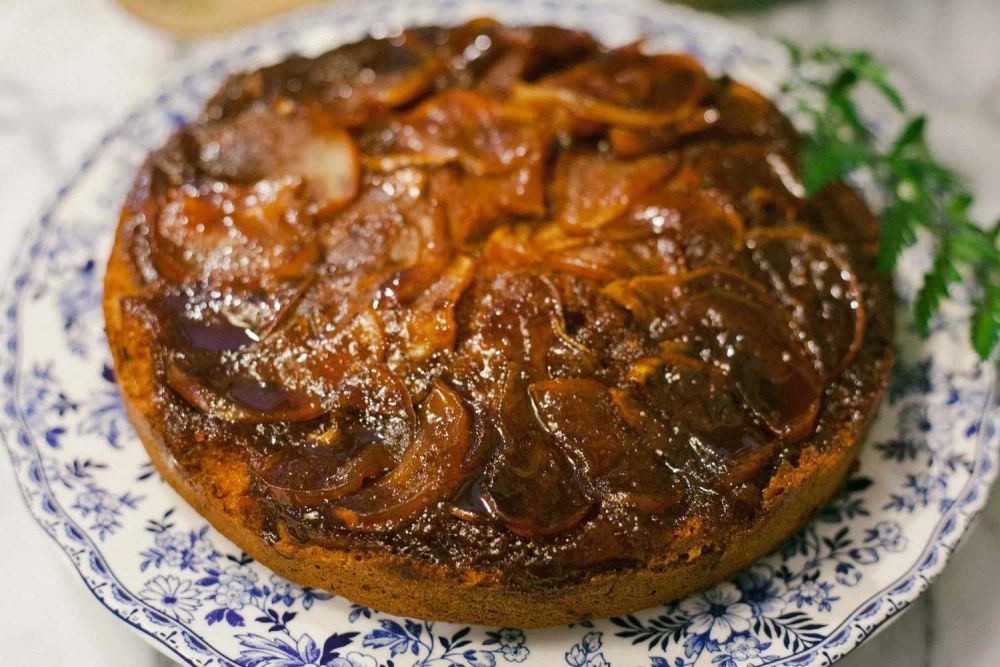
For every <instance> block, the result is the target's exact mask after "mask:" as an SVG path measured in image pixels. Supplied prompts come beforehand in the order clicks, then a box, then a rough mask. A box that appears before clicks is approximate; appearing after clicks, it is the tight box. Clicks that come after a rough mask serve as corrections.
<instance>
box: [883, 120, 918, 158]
mask: <svg viewBox="0 0 1000 667" xmlns="http://www.w3.org/2000/svg"><path fill="white" fill-rule="evenodd" d="M926 132H927V116H924V115H920V116H914V117H913V118H911V119H910V122H908V123H907V124H906V127H904V128H903V131H902V132H900V133H899V136H898V137H897V138H896V141H895V142H894V143H893V145H892V150H891V151H890V152H891V154H892V155H903V154H904V153H905V152H906V151H910V150H913V149H917V150H920V151H921V152H924V151H925V150H926V147H927V140H926V138H925V137H926Z"/></svg>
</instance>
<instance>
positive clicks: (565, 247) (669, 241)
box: [540, 188, 743, 280]
mask: <svg viewBox="0 0 1000 667" xmlns="http://www.w3.org/2000/svg"><path fill="white" fill-rule="evenodd" d="M541 231H544V230H540V232H541ZM540 235H541V234H540ZM547 236H548V238H545V239H544V241H543V242H544V243H546V244H547V245H553V244H556V245H558V246H561V247H559V249H557V250H553V251H550V252H549V253H547V254H546V261H547V262H548V263H549V264H550V265H552V266H553V267H555V268H557V269H559V270H563V271H568V272H570V273H575V274H577V275H580V276H583V277H585V278H591V279H593V280H612V279H614V278H623V277H629V276H634V275H639V274H659V273H675V272H677V271H684V270H692V269H697V268H700V267H706V266H718V265H724V264H729V263H731V262H732V261H733V260H735V259H736V257H737V255H738V254H739V251H740V250H741V249H742V247H743V223H742V220H741V219H740V217H739V216H738V215H736V213H735V212H733V210H732V209H731V207H729V206H727V205H725V204H724V203H722V202H720V201H718V200H717V198H716V197H714V196H712V195H711V194H708V193H691V192H683V191H677V190H662V189H658V188H657V189H654V190H651V191H649V192H646V193H645V194H642V195H640V196H638V197H637V198H636V200H635V201H634V202H633V204H632V206H631V207H630V208H629V210H628V211H626V212H625V213H624V214H622V215H621V216H619V217H618V218H616V219H614V220H612V221H611V222H609V223H607V224H605V225H604V226H603V227H602V228H601V229H600V231H599V232H597V233H596V235H595V236H594V237H592V238H586V237H579V236H577V237H573V236H569V237H568V238H564V239H559V238H552V236H553V235H552V234H551V233H549V234H548V235H547ZM540 240H541V239H540Z"/></svg>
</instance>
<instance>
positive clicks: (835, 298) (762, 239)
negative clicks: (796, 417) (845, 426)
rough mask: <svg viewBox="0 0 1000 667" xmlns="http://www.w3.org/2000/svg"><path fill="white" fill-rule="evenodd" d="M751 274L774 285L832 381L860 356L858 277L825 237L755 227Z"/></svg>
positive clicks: (749, 245)
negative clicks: (806, 335) (858, 354)
mask: <svg viewBox="0 0 1000 667" xmlns="http://www.w3.org/2000/svg"><path fill="white" fill-rule="evenodd" d="M747 248H748V250H749V258H750V266H749V270H750V275H751V276H754V277H755V278H757V279H758V280H760V281H761V282H765V283H767V284H769V285H772V286H773V287H774V290H775V293H776V295H777V297H778V298H779V300H781V302H782V303H784V304H785V306H787V307H788V308H789V310H790V311H791V313H792V315H793V317H794V318H795V320H796V321H797V322H799V323H800V324H801V325H802V327H803V329H804V331H805V332H806V333H807V334H808V337H807V339H806V340H805V343H806V344H807V345H808V346H809V348H810V351H811V352H812V353H813V355H814V356H815V357H816V359H817V361H818V362H819V366H818V367H819V371H820V373H821V374H823V376H824V377H825V378H827V379H829V378H832V377H835V376H836V375H838V374H839V373H840V372H841V371H842V370H843V369H844V368H846V367H847V365H848V364H850V363H851V361H853V360H854V357H855V356H857V353H858V351H859V350H860V349H861V344H862V343H863V342H864V332H865V309H864V305H863V302H862V298H861V290H860V287H859V285H858V279H857V276H856V275H855V274H854V272H853V271H852V270H851V266H850V264H849V263H848V262H847V260H846V259H844V257H843V256H842V255H841V254H840V253H839V252H838V251H837V249H836V248H835V247H834V246H833V245H832V244H831V243H830V242H829V241H828V240H826V239H825V238H823V237H821V236H817V235H815V234H812V233H810V232H807V231H805V230H803V229H797V228H792V229H756V230H753V231H752V232H751V233H750V235H749V236H748V238H747Z"/></svg>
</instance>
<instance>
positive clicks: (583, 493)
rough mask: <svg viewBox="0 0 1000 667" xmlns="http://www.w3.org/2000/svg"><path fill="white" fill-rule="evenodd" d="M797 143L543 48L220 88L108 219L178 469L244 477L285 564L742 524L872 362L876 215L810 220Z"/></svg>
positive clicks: (351, 61) (727, 91) (739, 114)
mask: <svg viewBox="0 0 1000 667" xmlns="http://www.w3.org/2000/svg"><path fill="white" fill-rule="evenodd" d="M797 143H798V138H797V135H796V134H795V132H794V130H793V129H792V128H791V126H790V125H789V123H788V122H787V121H786V119H785V118H784V117H783V116H782V115H781V114H780V113H779V112H778V111H777V110H776V109H775V107H774V106H773V105H772V104H771V103H770V102H769V101H768V100H766V99H765V98H763V97H762V96H760V95H759V94H757V93H756V92H754V91H753V90H751V89H750V88H748V87H746V86H744V85H741V84H739V83H737V82H735V81H732V80H729V79H727V78H721V79H720V78H712V77H710V76H709V75H708V74H706V72H705V71H704V70H703V68H702V67H701V65H700V64H699V63H698V62H697V61H696V60H694V59H692V58H691V57H689V56H686V55H677V54H648V53H647V52H646V51H645V50H644V49H643V48H642V45H641V44H632V45H628V46H624V47H622V48H618V49H614V50H609V49H606V48H604V47H602V46H601V45H599V44H598V43H596V42H595V41H594V40H593V39H592V38H591V37H590V36H589V35H587V34H584V33H579V32H573V31H569V30H564V29H559V28H553V27H525V28H522V27H507V26H503V25H499V24H497V23H494V22H491V21H486V20H479V21H473V22H471V23H469V24H466V25H462V26H459V27H455V28H421V29H415V30H410V31H406V32H403V33H402V34H400V35H397V36H393V37H389V38H386V39H366V40H363V41H361V42H358V43H356V44H351V45H347V46H343V47H340V48H338V49H335V50H333V51H330V52H328V53H325V54H323V55H320V56H318V57H315V58H301V57H295V58H292V59H290V60H287V61H285V62H283V63H281V64H278V65H275V66H272V67H268V68H265V69H262V70H259V71H256V72H252V73H247V74H241V75H237V76H235V77H232V78H231V79H230V80H228V81H227V82H226V83H225V84H224V85H223V86H222V88H221V89H220V91H219V92H218V94H217V95H216V96H215V97H214V98H212V99H211V100H210V101H209V102H208V103H207V105H206V107H205V110H204V113H203V115H202V117H201V118H199V119H198V120H196V121H194V122H192V123H191V124H190V125H188V126H186V127H184V128H183V129H181V130H180V131H179V132H178V133H177V134H176V135H175V136H174V137H173V138H171V140H170V141H169V142H168V144H167V145H166V146H165V147H164V148H163V149H161V150H160V151H158V152H156V153H155V154H154V155H153V156H152V157H151V158H150V160H149V161H148V162H147V165H146V167H145V168H144V170H143V172H142V175H141V177H140V180H139V182H138V183H137V185H136V188H135V189H134V191H133V193H132V195H131V196H130V198H129V201H128V202H127V203H126V206H125V210H124V212H123V226H122V229H123V234H124V239H125V242H126V246H127V248H128V250H129V252H130V256H131V258H132V265H133V268H134V271H135V274H136V276H137V280H138V283H139V284H140V285H141V288H140V290H139V291H140V293H139V294H136V295H134V296H132V297H129V300H128V304H127V305H126V307H127V308H131V309H132V310H133V311H135V312H139V311H142V313H144V317H145V318H146V319H145V320H144V321H146V322H147V323H148V326H149V327H150V328H151V329H152V330H153V331H154V332H155V335H156V337H157V340H158V341H159V343H158V345H159V349H158V352H157V364H158V367H157V374H158V380H159V383H160V385H161V387H160V391H159V392H158V394H157V399H156V400H157V401H158V402H159V404H160V405H161V407H162V413H163V415H164V424H163V425H162V428H163V432H164V433H163V435H164V437H165V439H166V441H167V445H168V447H170V448H171V449H172V451H173V453H174V455H175V457H176V459H177V460H178V462H179V463H180V464H181V465H182V466H184V465H193V464H192V463H191V462H192V461H194V460H196V459H197V458H198V457H199V456H203V452H204V451H205V450H207V449H210V448H212V447H217V448H220V449H225V450H226V451H234V450H235V451H236V452H237V453H238V457H239V458H240V460H242V461H244V462H245V468H246V475H247V476H248V479H249V494H250V496H251V497H252V498H254V499H255V500H256V501H259V502H258V505H259V507H260V508H262V509H261V511H262V512H263V513H265V514H266V515H267V516H268V517H269V519H268V522H266V523H267V525H275V524H281V525H282V526H284V527H285V529H287V530H288V531H289V532H290V533H292V534H293V535H295V536H296V537H297V538H298V539H302V540H315V541H320V542H322V541H323V540H348V541H350V540H361V541H365V540H367V541H368V542H366V543H369V544H370V543H376V542H378V543H379V544H383V545H384V544H389V545H394V546H393V547H392V548H395V549H398V550H408V551H412V552H420V553H424V554H429V556H428V557H434V558H438V559H446V558H452V559H456V558H459V557H465V556H463V555H462V554H460V553H459V552H460V551H461V550H462V549H463V548H464V547H463V546H462V545H463V544H468V543H469V541H470V540H472V541H478V542H477V543H478V544H480V545H481V546H482V547H483V549H482V553H483V554H487V555H488V554H490V553H494V554H496V553H499V552H501V551H505V552H506V553H508V554H509V553H514V552H517V553H523V554H528V555H525V556H524V562H529V561H530V562H541V561H544V562H546V563H552V562H554V561H555V560H558V559H559V558H561V559H562V560H561V561H560V563H561V565H564V566H565V565H568V564H569V565H571V564H573V563H581V562H585V563H591V562H598V561H602V562H603V561H608V562H610V561H613V560H615V559H627V558H633V557H638V555H639V553H640V552H648V551H655V549H656V548H657V546H656V545H658V544H662V543H665V542H667V541H669V540H671V539H675V537H676V536H675V534H674V532H673V531H675V530H676V529H677V527H678V526H680V525H681V524H682V523H683V522H685V521H690V520H692V519H693V518H698V517H700V518H701V519H703V520H706V521H708V520H713V521H722V520H732V521H737V520H739V517H741V516H745V515H751V514H752V513H753V512H754V511H756V508H757V507H758V506H759V505H760V503H761V492H762V490H763V489H764V488H765V487H766V485H767V481H768V479H769V478H770V475H771V472H772V471H773V470H774V469H775V467H776V466H777V465H778V464H779V463H780V462H781V461H784V460H789V459H790V458H794V457H795V456H796V453H797V451H798V447H799V445H800V443H802V442H804V441H807V440H809V439H811V438H814V437H815V435H816V432H817V429H821V428H824V427H823V425H822V422H823V419H822V415H823V411H824V405H825V402H826V401H827V400H828V399H827V397H826V396H825V394H826V393H828V392H827V389H828V387H829V386H830V385H831V384H832V383H835V382H836V381H837V380H838V378H839V377H840V376H841V374H842V373H843V372H844V370H845V369H847V368H848V367H849V366H850V365H851V363H852V360H853V359H854V358H855V357H856V355H857V354H858V353H859V350H860V349H861V348H862V343H863V341H864V338H865V328H866V326H865V321H866V307H865V299H864V296H863V294H862V282H863V281H861V282H859V278H858V271H859V268H858V267H859V266H860V267H861V269H860V270H861V271H867V270H869V269H870V265H871V256H872V255H871V249H872V247H873V244H874V243H875V242H876V239H875V238H873V236H872V234H873V229H874V226H873V225H872V224H871V222H872V221H871V217H870V215H869V214H868V211H867V209H866V208H865V206H864V204H863V203H862V202H861V201H860V199H858V198H857V196H856V195H855V194H854V193H853V192H852V191H851V190H849V189H848V188H846V187H842V186H835V187H833V188H830V189H828V190H827V191H825V192H824V193H823V194H822V195H821V196H820V197H818V198H815V199H807V198H805V197H804V196H803V192H802V188H801V185H800V184H799V182H798V180H797V177H796V171H797V167H796V161H795V158H794V155H795V152H796V147H797ZM829 428H832V427H829ZM469 536H478V537H474V538H473V537H469ZM463 540H464V542H463ZM657 540H658V541H657ZM559 553H561V554H562V556H558V557H557V556H556V554H559ZM567 554H569V555H567ZM533 559H534V560H533Z"/></svg>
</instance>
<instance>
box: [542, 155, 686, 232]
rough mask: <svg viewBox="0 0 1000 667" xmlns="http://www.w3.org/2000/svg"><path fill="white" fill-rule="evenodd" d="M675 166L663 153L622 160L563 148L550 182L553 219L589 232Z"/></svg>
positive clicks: (579, 230)
mask: <svg viewBox="0 0 1000 667" xmlns="http://www.w3.org/2000/svg"><path fill="white" fill-rule="evenodd" d="M675 166H676V162H675V161H674V160H673V159H671V158H667V157H662V156H655V157H648V158H642V159H639V160H635V161H632V162H625V161H621V160H618V159H616V158H614V157H613V156H610V155H604V154H601V153H588V152H581V151H567V152H564V153H562V154H561V155H560V156H559V162H558V164H557V165H556V172H555V176H554V180H553V185H552V190H553V192H552V199H553V203H554V206H555V217H556V220H557V221H559V222H560V223H562V224H563V225H565V226H566V227H567V229H568V230H569V231H570V232H571V233H581V234H586V233H589V232H591V231H593V230H595V229H597V228H599V227H602V226H603V225H605V224H606V223H608V222H610V221H611V220H614V219H615V218H617V217H618V216H620V215H621V214H622V213H624V212H625V211H626V210H628V208H629V207H630V205H631V204H632V203H633V202H634V201H636V199H637V198H638V197H639V196H640V195H642V194H643V193H644V192H646V191H647V190H649V189H650V188H652V187H653V186H654V185H655V184H656V183H658V182H660V181H662V180H663V179H665V178H666V177H667V176H669V175H670V173H671V172H672V171H673V170H674V167H675Z"/></svg>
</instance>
